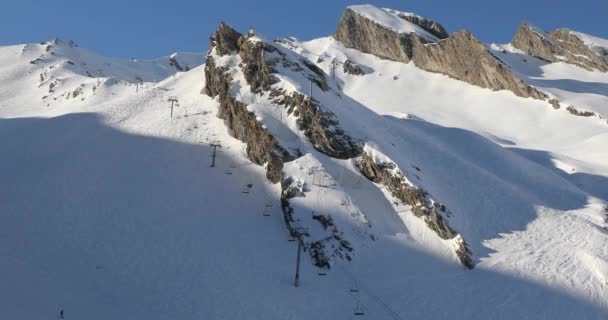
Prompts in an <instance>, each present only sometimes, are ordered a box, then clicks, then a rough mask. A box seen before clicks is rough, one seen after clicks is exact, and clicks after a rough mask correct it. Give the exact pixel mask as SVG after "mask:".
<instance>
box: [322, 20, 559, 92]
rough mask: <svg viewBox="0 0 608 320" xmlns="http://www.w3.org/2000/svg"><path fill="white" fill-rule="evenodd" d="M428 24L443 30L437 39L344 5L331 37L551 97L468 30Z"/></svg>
mask: <svg viewBox="0 0 608 320" xmlns="http://www.w3.org/2000/svg"><path fill="white" fill-rule="evenodd" d="M406 18H407V17H406ZM408 21H410V22H412V23H419V24H420V26H421V27H423V28H428V25H429V22H428V21H432V20H428V19H425V20H421V19H414V18H409V20H408ZM430 24H431V25H435V26H439V27H440V28H439V27H437V28H438V29H439V30H443V31H444V32H439V33H437V32H435V34H438V35H439V36H440V37H439V38H440V39H441V40H440V41H437V42H429V41H428V39H427V38H426V37H421V36H420V35H418V34H416V33H398V32H396V31H394V30H391V29H390V28H387V27H386V26H383V25H381V24H379V23H377V22H375V21H372V20H370V19H368V18H366V17H364V16H362V15H360V14H358V13H357V12H355V11H353V10H351V9H347V10H346V11H345V12H344V14H343V15H342V18H341V19H340V22H339V23H338V27H337V29H336V32H335V33H334V38H336V40H338V41H340V42H341V43H343V44H344V45H345V46H346V47H348V48H353V49H357V50H359V51H361V52H364V53H370V54H374V55H376V56H378V57H380V58H384V59H388V60H393V61H398V62H404V63H408V62H410V61H412V62H413V63H414V64H415V65H416V66H417V67H419V68H421V69H423V70H426V71H430V72H438V73H443V74H446V75H448V76H450V77H452V78H454V79H458V80H462V81H465V82H468V83H470V84H473V85H476V86H480V87H482V88H489V89H493V90H510V91H512V92H513V93H515V94H516V95H518V96H520V97H524V98H528V97H532V98H535V99H541V100H550V99H549V97H548V96H547V95H546V94H544V93H542V92H540V91H539V90H537V89H535V88H532V87H530V86H528V85H526V84H525V83H524V82H523V81H522V80H521V79H519V78H518V77H516V76H515V75H514V74H513V73H512V72H511V71H510V70H508V67H506V66H504V65H503V64H502V63H501V62H500V61H499V60H498V59H496V58H494V56H493V55H492V54H490V52H489V51H488V50H487V48H486V47H485V45H484V44H483V43H481V42H480V41H479V40H477V39H476V38H475V37H474V36H473V35H472V34H471V33H470V32H468V31H466V30H462V31H458V32H455V33H454V34H452V35H451V36H449V37H445V36H446V35H447V32H446V31H445V29H444V28H443V27H441V25H440V24H439V23H437V22H434V21H433V22H430ZM554 103H555V102H553V104H554Z"/></svg>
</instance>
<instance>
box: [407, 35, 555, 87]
mask: <svg viewBox="0 0 608 320" xmlns="http://www.w3.org/2000/svg"><path fill="white" fill-rule="evenodd" d="M414 43H415V46H414V56H413V59H412V61H413V62H414V64H415V65H416V66H417V67H419V68H421V69H424V70H426V71H431V72H438V73H443V74H446V75H448V76H450V77H452V78H454V79H458V80H462V81H465V82H468V83H470V84H473V85H476V86H479V87H482V88H489V89H494V90H510V91H512V92H513V93H515V94H516V95H518V96H520V97H525V98H527V97H532V98H535V99H545V98H546V95H545V94H544V93H542V92H540V91H538V90H536V89H534V88H532V87H530V86H528V85H526V84H525V83H524V82H523V81H522V80H521V79H519V78H517V77H516V76H515V75H514V74H513V73H512V72H511V71H509V70H508V69H507V68H505V67H504V66H503V65H502V64H501V63H499V62H498V61H497V60H496V59H495V58H494V57H492V55H491V54H490V53H489V52H488V51H487V50H486V47H485V46H484V44H483V43H481V42H479V40H477V39H476V38H475V37H474V36H473V35H472V34H471V33H470V32H468V31H466V30H462V31H457V32H455V33H453V34H452V35H451V36H450V37H449V38H447V39H445V40H443V41H440V42H438V43H435V44H431V45H425V44H423V43H421V42H414Z"/></svg>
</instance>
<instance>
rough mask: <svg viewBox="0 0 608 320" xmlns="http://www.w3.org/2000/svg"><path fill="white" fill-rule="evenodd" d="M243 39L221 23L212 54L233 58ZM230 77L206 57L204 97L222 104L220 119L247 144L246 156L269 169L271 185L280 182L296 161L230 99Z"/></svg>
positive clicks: (242, 108) (213, 41)
mask: <svg viewBox="0 0 608 320" xmlns="http://www.w3.org/2000/svg"><path fill="white" fill-rule="evenodd" d="M239 39H241V35H240V34H239V33H238V32H236V31H235V30H234V29H232V28H230V27H229V26H227V25H226V24H224V23H222V24H221V25H220V28H219V29H218V31H216V33H214V34H213V36H212V37H211V39H210V42H211V43H210V48H211V49H210V50H213V49H214V48H215V50H216V53H217V54H218V55H220V56H222V55H226V54H230V53H231V52H233V51H235V50H236V49H237V48H238V46H237V42H238V41H239ZM231 81H232V79H231V77H230V75H229V74H227V73H226V70H225V68H224V67H222V66H218V65H217V64H216V62H215V60H214V59H213V57H211V56H208V57H207V64H206V66H205V89H204V90H205V93H206V94H207V95H209V96H210V97H216V96H217V97H218V98H219V102H220V107H219V113H218V117H219V118H221V119H224V122H225V123H226V126H227V127H228V128H229V129H230V132H231V134H232V135H233V136H234V137H235V138H237V139H239V140H241V141H243V142H245V143H246V144H247V156H248V157H249V159H251V161H253V162H255V163H257V164H258V165H266V176H267V178H268V180H270V181H271V182H274V183H276V182H279V181H281V177H282V175H281V172H282V170H283V162H285V161H289V160H292V159H293V158H294V157H293V155H291V154H290V153H289V152H288V151H287V150H286V149H285V148H283V147H282V146H281V145H280V144H279V143H278V142H277V140H276V139H275V138H274V136H272V134H271V133H270V132H269V131H268V130H267V129H266V128H264V127H263V126H262V124H261V123H259V122H258V121H257V119H256V117H255V114H253V113H252V112H249V111H248V110H247V105H246V104H245V103H243V102H240V101H237V99H236V98H235V97H233V96H231V95H230V92H229V89H230V84H231Z"/></svg>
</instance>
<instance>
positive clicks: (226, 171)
mask: <svg viewBox="0 0 608 320" xmlns="http://www.w3.org/2000/svg"><path fill="white" fill-rule="evenodd" d="M224 174H228V175H230V174H232V171H231V170H230V169H229V168H227V169H226V170H224Z"/></svg>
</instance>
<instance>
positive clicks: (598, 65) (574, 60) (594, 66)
mask: <svg viewBox="0 0 608 320" xmlns="http://www.w3.org/2000/svg"><path fill="white" fill-rule="evenodd" d="M511 44H512V45H513V46H514V47H515V48H517V49H519V50H522V51H523V52H525V53H526V54H528V55H531V56H534V57H537V58H540V59H543V60H546V61H549V62H565V63H570V64H573V65H576V66H578V67H581V68H584V69H587V70H599V71H603V72H606V71H608V62H606V60H604V58H603V57H602V56H600V55H599V54H598V53H597V52H595V51H593V49H592V48H590V47H589V46H587V45H586V44H585V43H584V42H583V41H582V40H581V39H580V38H579V37H578V36H577V35H576V34H574V33H573V32H572V31H570V30H568V29H557V30H554V31H552V32H545V31H543V30H540V29H539V28H538V27H535V26H532V25H530V24H528V23H525V22H524V23H522V24H521V25H520V26H519V29H518V30H517V33H515V36H514V37H513V40H511Z"/></svg>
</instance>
